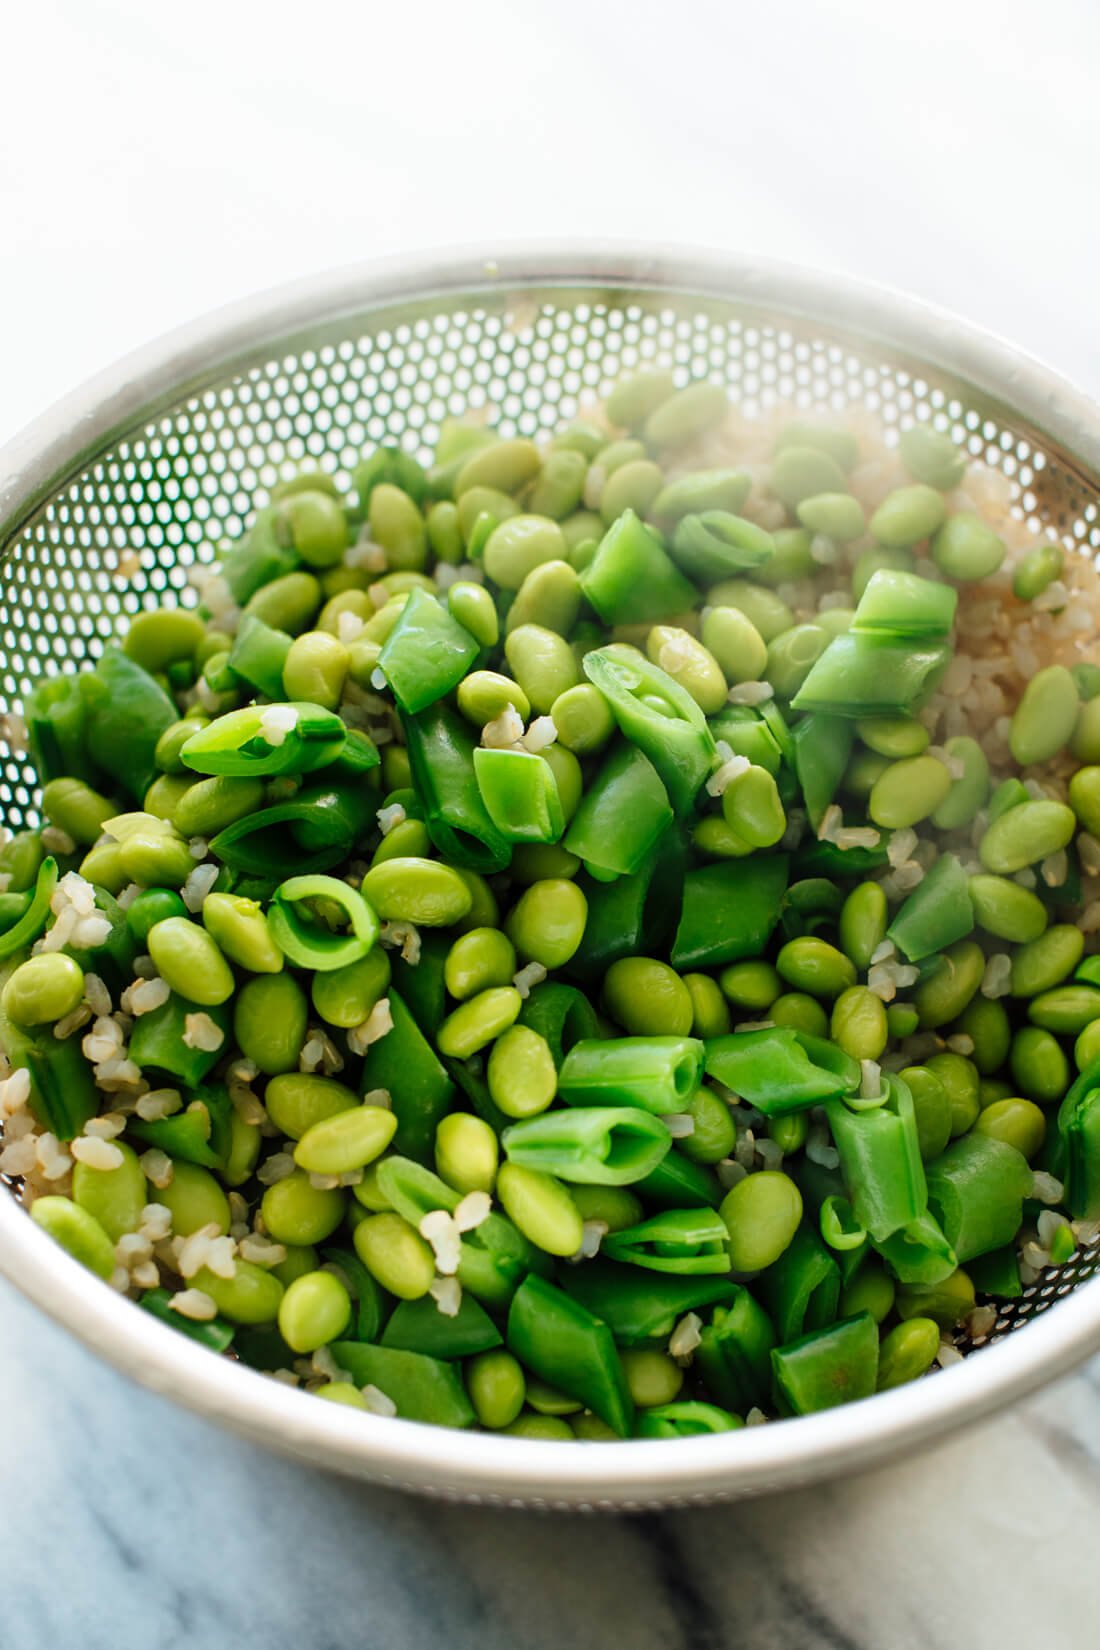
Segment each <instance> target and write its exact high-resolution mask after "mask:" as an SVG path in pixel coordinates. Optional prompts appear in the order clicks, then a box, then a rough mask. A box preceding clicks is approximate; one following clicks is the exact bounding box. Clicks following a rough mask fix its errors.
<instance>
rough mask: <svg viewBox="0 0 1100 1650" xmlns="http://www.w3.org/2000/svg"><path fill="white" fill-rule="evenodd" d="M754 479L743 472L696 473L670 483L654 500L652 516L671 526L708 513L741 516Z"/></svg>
mask: <svg viewBox="0 0 1100 1650" xmlns="http://www.w3.org/2000/svg"><path fill="white" fill-rule="evenodd" d="M751 488H752V478H751V477H750V476H749V475H748V474H747V472H746V471H744V470H697V471H694V472H693V473H692V474H691V475H686V476H679V477H678V478H677V479H676V480H675V481H670V482H669V483H668V484H667V485H666V486H665V487H662V489H661V491H660V492H659V493H658V494H657V497H656V498H655V499H654V500H653V511H652V513H653V516H654V517H655V518H656V519H657V520H658V521H660V522H667V523H668V524H669V525H672V524H674V523H676V522H678V521H681V520H682V519H683V518H684V516H697V515H701V514H702V513H703V512H704V511H705V510H724V511H726V512H728V513H729V514H730V515H734V516H737V515H740V513H741V506H742V505H743V504H744V502H745V500H746V499H747V498H748V496H749V492H750V490H751Z"/></svg>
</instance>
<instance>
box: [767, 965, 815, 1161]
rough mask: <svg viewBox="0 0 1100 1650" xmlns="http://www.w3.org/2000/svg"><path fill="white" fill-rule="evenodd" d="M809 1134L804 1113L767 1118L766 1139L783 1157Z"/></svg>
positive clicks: (807, 1122)
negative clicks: (776, 1147) (772, 1141)
mask: <svg viewBox="0 0 1100 1650" xmlns="http://www.w3.org/2000/svg"><path fill="white" fill-rule="evenodd" d="M806 1001H807V1002H810V1001H812V998H809V997H808V998H807V999H806ZM814 1006H815V1007H816V1006H817V1005H816V1004H815V1005H814ZM809 1132H810V1125H809V1120H808V1118H807V1116H806V1113H805V1112H804V1111H792V1112H790V1113H788V1115H787V1116H786V1117H769V1118H768V1139H769V1140H774V1141H775V1143H776V1145H777V1146H778V1147H779V1150H780V1151H781V1152H782V1153H783V1155H784V1157H790V1156H791V1154H792V1153H794V1152H799V1151H801V1150H802V1148H803V1146H804V1145H805V1144H806V1137H807V1135H808V1134H809Z"/></svg>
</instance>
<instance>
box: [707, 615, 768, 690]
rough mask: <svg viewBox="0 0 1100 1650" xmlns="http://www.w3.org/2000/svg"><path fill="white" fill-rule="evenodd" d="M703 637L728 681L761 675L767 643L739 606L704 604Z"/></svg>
mask: <svg viewBox="0 0 1100 1650" xmlns="http://www.w3.org/2000/svg"><path fill="white" fill-rule="evenodd" d="M702 639H703V645H704V646H705V647H706V648H708V649H709V651H710V653H711V656H712V657H713V658H714V660H715V662H716V663H717V665H718V668H719V670H720V671H721V672H722V674H723V675H724V676H725V678H726V680H727V681H729V682H756V681H758V680H759V679H760V677H761V676H763V674H764V670H765V668H766V666H767V663H768V648H767V644H766V643H765V641H764V638H763V637H762V636H761V634H760V632H759V631H758V630H757V628H756V626H755V625H754V624H753V622H752V620H751V619H750V618H749V617H748V615H747V614H745V613H742V612H741V610H740V608H737V607H710V608H707V609H706V611H705V612H704V614H703V630H702Z"/></svg>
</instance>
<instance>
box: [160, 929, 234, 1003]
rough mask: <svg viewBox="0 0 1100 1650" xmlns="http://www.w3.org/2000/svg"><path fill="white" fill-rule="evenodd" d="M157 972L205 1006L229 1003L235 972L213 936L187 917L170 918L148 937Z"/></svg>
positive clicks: (182, 994)
mask: <svg viewBox="0 0 1100 1650" xmlns="http://www.w3.org/2000/svg"><path fill="white" fill-rule="evenodd" d="M146 944H147V945H148V947H149V955H150V956H151V957H152V959H153V961H154V963H155V964H156V966H157V972H158V973H159V974H160V977H161V979H162V980H164V981H166V982H167V984H168V985H169V986H170V987H171V989H172V990H173V991H176V992H178V993H179V995H180V996H181V997H187V998H189V999H190V1001H191V1002H193V1003H200V1004H201V1005H202V1006H203V1007H204V1008H212V1007H214V1006H216V1005H217V1004H218V1003H224V1002H228V1001H229V998H230V997H232V995H233V989H234V982H233V971H232V969H231V968H230V967H229V964H228V963H227V962H226V960H225V958H224V957H223V956H222V954H221V952H220V951H219V950H218V947H217V945H216V944H215V943H214V940H213V939H212V937H211V936H210V935H209V934H208V933H207V931H206V929H205V928H200V927H199V925H198V923H197V922H191V921H189V919H188V918H187V917H166V918H165V920H164V921H163V922H158V923H155V924H154V925H153V927H152V928H150V930H149V933H148V936H147V938H146Z"/></svg>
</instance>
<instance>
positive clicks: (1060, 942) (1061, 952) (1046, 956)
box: [1012, 923, 1085, 997]
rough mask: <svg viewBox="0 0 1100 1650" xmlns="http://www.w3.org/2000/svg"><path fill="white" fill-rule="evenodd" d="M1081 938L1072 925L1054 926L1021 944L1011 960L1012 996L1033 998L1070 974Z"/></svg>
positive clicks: (1079, 951) (1082, 943) (1080, 950)
mask: <svg viewBox="0 0 1100 1650" xmlns="http://www.w3.org/2000/svg"><path fill="white" fill-rule="evenodd" d="M1084 949H1085V936H1084V935H1083V934H1082V932H1081V930H1080V929H1079V928H1078V927H1076V926H1075V925H1074V924H1072V923H1057V924H1056V925H1055V926H1054V927H1053V928H1048V929H1047V931H1046V933H1045V934H1040V936H1039V938H1038V939H1035V940H1030V941H1029V942H1028V943H1027V944H1026V945H1021V947H1020V949H1019V950H1018V951H1017V952H1016V954H1015V956H1014V957H1013V959H1012V995H1013V996H1014V997H1035V996H1037V995H1038V994H1039V992H1041V991H1049V990H1050V988H1051V987H1052V986H1055V985H1057V984H1058V983H1059V982H1060V981H1061V980H1064V979H1065V977H1066V975H1067V974H1072V973H1073V970H1074V969H1075V968H1076V967H1077V964H1078V963H1079V962H1080V961H1081V957H1082V954H1083V953H1084Z"/></svg>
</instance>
